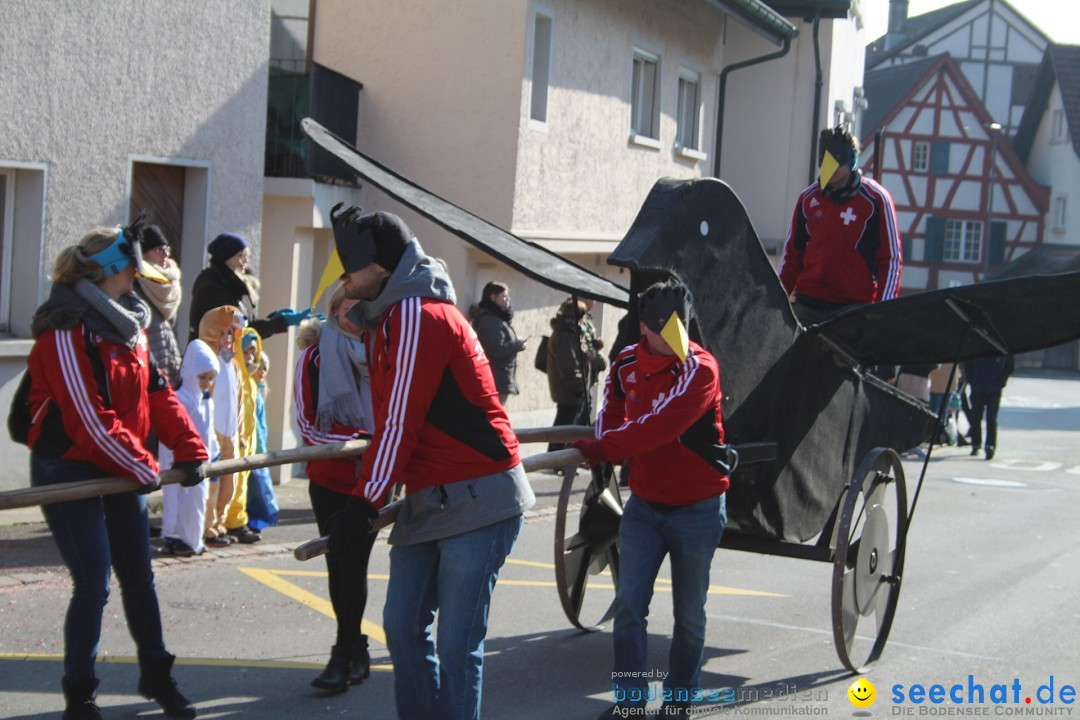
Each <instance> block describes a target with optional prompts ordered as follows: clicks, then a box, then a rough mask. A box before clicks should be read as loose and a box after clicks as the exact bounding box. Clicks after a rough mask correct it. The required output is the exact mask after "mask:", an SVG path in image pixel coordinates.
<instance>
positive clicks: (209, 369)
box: [159, 340, 221, 556]
mask: <svg viewBox="0 0 1080 720" xmlns="http://www.w3.org/2000/svg"><path fill="white" fill-rule="evenodd" d="M219 367H220V366H219V363H218V358H217V355H216V354H215V353H214V351H213V350H212V349H211V348H210V346H209V345H207V344H206V343H205V342H203V341H202V340H192V341H191V342H190V343H189V344H188V346H187V350H186V351H185V352H184V361H183V362H182V363H181V365H180V378H181V382H180V387H179V388H177V390H176V397H177V399H178V400H179V401H180V404H181V405H183V406H184V409H185V410H187V414H188V417H190V418H191V422H192V424H194V425H195V429H196V430H198V431H199V437H200V438H202V441H203V444H205V445H206V452H207V454H208V455H209V456H210V460H211V462H213V461H215V460H217V459H218V458H219V457H220V455H221V451H220V448H219V446H218V441H217V433H215V432H214V400H213V397H212V394H211V389H212V387H213V385H214V381H215V379H216V378H217V376H218V371H219ZM159 462H160V465H161V467H162V468H168V467H172V463H173V456H172V451H170V450H169V449H168V448H166V447H164V446H163V447H162V448H161V458H160V461H159ZM215 479H216V478H215ZM209 485H210V483H209V482H202V483H199V484H198V485H196V486H194V487H182V486H180V485H166V486H164V487H163V488H162V489H161V492H162V494H163V496H164V498H163V501H162V513H161V536H162V539H163V541H164V546H165V550H166V552H170V553H172V554H174V555H184V556H187V555H191V554H195V555H199V554H201V553H202V552H203V551H204V550H205V549H206V548H205V546H204V545H203V523H204V522H205V516H206V499H207V496H208V493H209Z"/></svg>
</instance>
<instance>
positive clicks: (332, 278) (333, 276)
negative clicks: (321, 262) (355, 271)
mask: <svg viewBox="0 0 1080 720" xmlns="http://www.w3.org/2000/svg"><path fill="white" fill-rule="evenodd" d="M344 274H345V266H344V265H342V264H341V256H340V255H338V252H337V248H334V249H333V250H331V251H330V259H329V260H328V261H327V262H326V268H325V269H324V270H323V274H322V277H321V278H319V287H317V288H315V297H313V298H312V299H311V307H315V306H317V305H318V304H319V298H321V297H322V296H323V293H324V292H326V290H327V288H329V287H330V286H331V285H333V284H334V283H335V282H337V280H338V278H340V277H341V276H342V275H344Z"/></svg>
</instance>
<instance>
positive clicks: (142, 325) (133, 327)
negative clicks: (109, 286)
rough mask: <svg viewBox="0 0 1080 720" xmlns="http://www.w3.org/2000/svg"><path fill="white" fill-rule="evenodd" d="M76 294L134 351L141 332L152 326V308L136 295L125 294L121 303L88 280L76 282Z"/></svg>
mask: <svg viewBox="0 0 1080 720" xmlns="http://www.w3.org/2000/svg"><path fill="white" fill-rule="evenodd" d="M75 292H76V293H77V294H78V296H79V297H81V298H82V299H83V300H85V301H86V303H87V304H88V305H89V306H90V307H91V308H93V310H94V311H95V312H96V313H98V314H99V315H100V316H101V317H102V318H103V319H104V320H105V321H106V322H108V323H109V324H110V325H112V326H113V328H114V329H115V330H116V332H117V333H118V334H119V335H120V337H121V338H123V340H124V344H125V345H127V346H128V347H129V348H131V349H132V350H134V349H135V345H136V344H137V343H138V342H139V332H140V331H141V330H144V329H146V328H147V327H148V326H149V325H150V307H149V306H148V305H147V304H146V303H144V302H143V301H142V300H140V299H139V298H138V296H136V295H135V293H125V294H124V295H121V296H120V302H117V301H115V300H113V299H112V298H110V297H109V296H108V295H106V294H105V292H104V291H103V290H102V289H101V288H100V287H98V286H97V285H96V284H94V283H92V282H90V281H89V280H88V279H86V278H81V279H79V280H77V281H76V282H75Z"/></svg>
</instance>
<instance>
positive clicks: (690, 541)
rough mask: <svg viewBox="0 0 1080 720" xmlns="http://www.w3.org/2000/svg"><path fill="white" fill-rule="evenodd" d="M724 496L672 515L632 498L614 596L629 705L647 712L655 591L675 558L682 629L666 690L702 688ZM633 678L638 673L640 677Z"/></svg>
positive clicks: (622, 694) (620, 673) (618, 679)
mask: <svg viewBox="0 0 1080 720" xmlns="http://www.w3.org/2000/svg"><path fill="white" fill-rule="evenodd" d="M725 508H726V503H725V500H724V496H723V495H719V496H717V497H711V498H707V499H705V500H701V501H699V502H696V503H694V504H692V505H687V506H685V507H681V508H678V509H676V510H671V511H667V512H665V511H663V510H657V509H656V508H654V507H653V506H652V505H650V504H649V503H648V502H646V501H645V500H642V499H641V498H640V497H637V496H636V495H635V496H631V497H630V499H629V500H628V501H627V503H626V507H625V509H624V510H623V515H622V520H621V522H620V524H619V543H620V544H619V582H618V590H617V591H616V593H615V634H614V644H615V664H614V674H613V675H612V689H613V692H614V695H615V700H616V701H617V702H618V703H619V704H620V705H622V706H626V707H635V706H636V707H641V706H644V705H645V692H646V690H647V688H648V679H647V678H646V677H643V676H641V673H645V672H648V671H650V670H653V669H655V668H649V667H646V663H647V662H648V656H649V655H648V633H647V628H648V620H647V618H648V615H649V603H650V601H651V600H652V595H653V584H654V583H655V582H656V574H657V573H658V572H659V570H660V565H661V563H663V561H664V556H665V555H670V556H671V591H672V600H673V604H674V611H675V630H674V633H673V634H672V637H671V654H670V656H669V659H668V664H669V666H668V675H667V678H666V679H665V680H664V688H665V689H670V690H672V691H673V692H676V696H677V691H678V690H680V689H686V690H691V689H693V688H696V687H699V681H700V676H701V661H702V658H703V657H704V653H705V599H706V596H707V594H708V591H709V568H710V566H711V565H712V559H713V554H714V553H715V552H716V546H717V545H718V544H719V543H720V535H721V534H722V533H723V531H724V525H725V524H726V523H727V511H726V509H725ZM634 673H637V675H636V676H635V675H634Z"/></svg>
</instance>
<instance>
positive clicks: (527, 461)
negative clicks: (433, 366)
mask: <svg viewBox="0 0 1080 720" xmlns="http://www.w3.org/2000/svg"><path fill="white" fill-rule="evenodd" d="M588 430H589V432H590V433H592V428H588ZM519 437H520V436H519ZM584 460H585V455H583V454H582V452H581V451H580V450H575V449H574V448H566V449H565V450H556V451H555V452H549V453H538V454H536V455H530V456H529V457H527V458H522V460H521V465H522V467H523V468H524V469H525V472H527V473H530V472H536V471H537V470H550V469H553V468H562V467H566V466H567V465H578V464H579V463H582V462H584ZM402 502H404V501H403V500H398V501H396V502H392V503H390V504H389V505H387V506H386V507H384V508H383V509H382V510H380V511H379V519H378V520H376V521H375V526H374V528H373V529H372V532H379V530H382V529H383V528H384V527H386V526H387V525H391V524H393V522H394V521H395V520H396V519H397V514H398V511H399V510H400V509H401V503H402ZM329 541H330V538H329V537H327V536H325V535H324V536H323V537H320V538H315V539H314V540H308V541H307V542H306V543H304V544H302V545H298V546H297V547H296V549H295V550H293V557H295V558H296V559H297V560H300V561H301V562H303V561H305V560H310V559H311V558H314V557H318V556H320V555H323V554H325V553H326V549H327V545H328V544H329Z"/></svg>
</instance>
